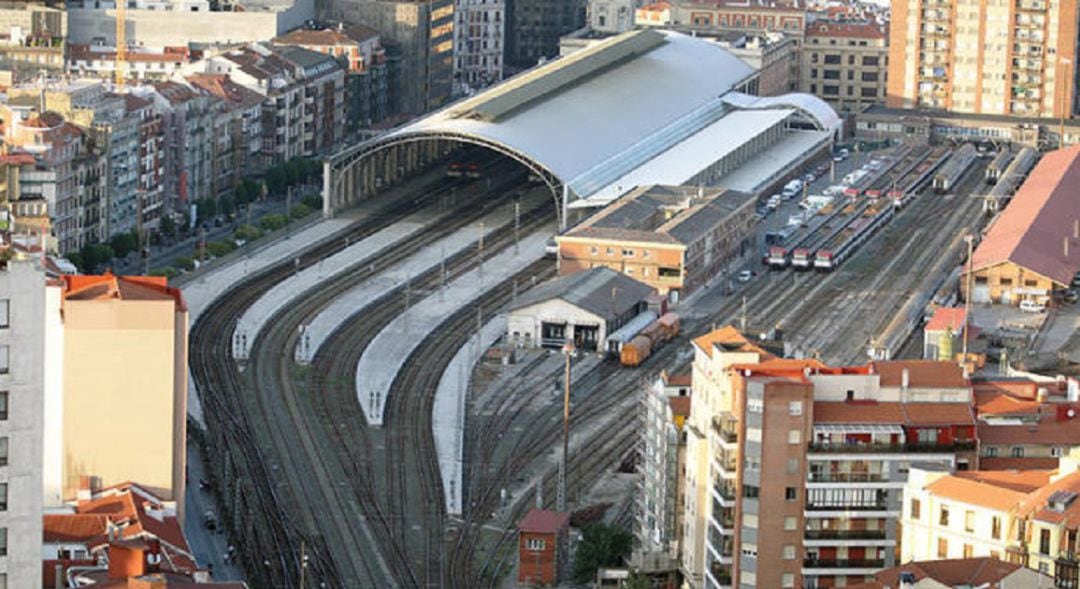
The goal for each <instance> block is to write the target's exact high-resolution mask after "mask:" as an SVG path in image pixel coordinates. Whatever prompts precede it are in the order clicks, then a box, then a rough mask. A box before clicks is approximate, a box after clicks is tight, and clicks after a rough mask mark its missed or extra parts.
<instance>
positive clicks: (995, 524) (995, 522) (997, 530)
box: [990, 515, 1001, 540]
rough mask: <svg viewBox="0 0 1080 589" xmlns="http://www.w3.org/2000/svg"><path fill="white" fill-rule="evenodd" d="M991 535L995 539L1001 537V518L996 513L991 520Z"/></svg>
mask: <svg viewBox="0 0 1080 589" xmlns="http://www.w3.org/2000/svg"><path fill="white" fill-rule="evenodd" d="M990 537H991V538H993V539H995V540H1000V539H1001V518H1000V517H998V516H996V515H995V516H994V517H993V519H991V520H990Z"/></svg>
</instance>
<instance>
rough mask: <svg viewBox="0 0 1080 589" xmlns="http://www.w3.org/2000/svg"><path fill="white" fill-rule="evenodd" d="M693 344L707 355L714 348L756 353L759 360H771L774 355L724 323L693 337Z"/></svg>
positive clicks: (723, 350)
mask: <svg viewBox="0 0 1080 589" xmlns="http://www.w3.org/2000/svg"><path fill="white" fill-rule="evenodd" d="M694 345H695V346H697V348H698V349H700V350H701V351H703V352H705V353H706V354H708V355H709V357H712V355H713V350H714V349H718V350H720V351H722V352H740V353H748V354H758V355H759V356H760V359H761V360H771V359H773V358H775V357H776V356H774V355H773V354H771V353H770V352H768V351H766V350H765V349H764V348H763V347H761V346H759V345H758V344H757V343H754V342H752V341H751V340H750V339H748V338H747V337H746V336H745V335H743V333H742V332H741V331H739V330H738V329H736V328H735V327H733V326H731V325H725V326H724V327H721V328H719V329H714V330H712V331H710V332H709V333H706V334H705V335H701V336H698V337H696V338H694Z"/></svg>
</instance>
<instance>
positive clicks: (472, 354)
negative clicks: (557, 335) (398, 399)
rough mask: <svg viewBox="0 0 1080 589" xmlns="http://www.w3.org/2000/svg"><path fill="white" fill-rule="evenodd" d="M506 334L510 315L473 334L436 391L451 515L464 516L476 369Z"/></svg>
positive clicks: (438, 441) (439, 448)
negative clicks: (469, 403)
mask: <svg viewBox="0 0 1080 589" xmlns="http://www.w3.org/2000/svg"><path fill="white" fill-rule="evenodd" d="M505 333H506V315H499V316H497V317H495V318H493V319H491V320H490V321H488V322H487V323H485V324H484V327H483V328H482V329H481V330H480V333H479V334H473V336H472V337H471V338H469V342H468V343H467V344H465V345H464V346H462V347H461V349H460V350H458V352H457V354H454V358H453V359H452V360H450V364H449V365H448V366H447V367H446V371H445V372H443V374H442V378H440V379H439V388H438V389H436V391H435V404H434V406H433V407H432V421H431V429H432V435H433V436H434V438H435V454H436V455H437V456H438V459H439V472H440V474H441V475H442V481H443V492H444V493H445V494H446V511H447V513H449V514H451V515H461V513H462V504H461V488H462V485H463V481H462V478H463V476H464V462H465V440H464V438H465V403H466V400H467V398H468V395H469V388H470V381H471V380H472V372H473V366H475V365H476V363H477V362H479V361H480V358H481V357H482V356H483V355H484V352H485V351H486V350H487V349H488V348H489V347H491V345H492V344H494V343H495V342H496V341H497V340H498V339H499V338H500V337H502V335H503V334H505Z"/></svg>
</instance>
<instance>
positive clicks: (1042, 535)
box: [1039, 528, 1050, 554]
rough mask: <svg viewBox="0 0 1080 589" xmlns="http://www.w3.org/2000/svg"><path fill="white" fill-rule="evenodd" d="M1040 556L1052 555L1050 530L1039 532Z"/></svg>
mask: <svg viewBox="0 0 1080 589" xmlns="http://www.w3.org/2000/svg"><path fill="white" fill-rule="evenodd" d="M1039 554H1050V530H1048V529H1046V528H1043V529H1041V530H1039Z"/></svg>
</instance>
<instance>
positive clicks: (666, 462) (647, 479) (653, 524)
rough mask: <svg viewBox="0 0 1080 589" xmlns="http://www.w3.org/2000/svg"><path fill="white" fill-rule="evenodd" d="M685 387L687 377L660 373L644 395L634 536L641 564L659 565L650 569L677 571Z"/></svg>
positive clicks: (686, 406)
mask: <svg viewBox="0 0 1080 589" xmlns="http://www.w3.org/2000/svg"><path fill="white" fill-rule="evenodd" d="M690 388H691V376H690V375H689V374H668V373H667V372H663V373H661V375H660V377H659V378H658V379H657V380H656V382H655V383H653V385H652V386H651V387H649V388H647V389H646V390H645V391H644V393H643V401H642V405H643V413H644V417H645V424H644V427H643V428H642V452H641V456H642V468H641V472H642V474H643V476H642V479H641V482H640V488H639V492H638V504H637V529H636V535H637V539H638V553H639V554H640V555H641V556H640V560H641V561H642V562H655V563H656V564H657V565H660V566H656V567H652V568H664V569H672V570H677V569H678V557H679V541H680V540H681V539H682V535H681V533H680V532H681V530H682V519H683V505H682V503H683V500H682V498H683V485H684V480H683V478H682V476H681V473H682V472H683V468H685V464H686V435H687V434H686V420H687V418H689V417H690V403H691V397H690ZM638 568H645V567H642V566H639V567H638Z"/></svg>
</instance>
